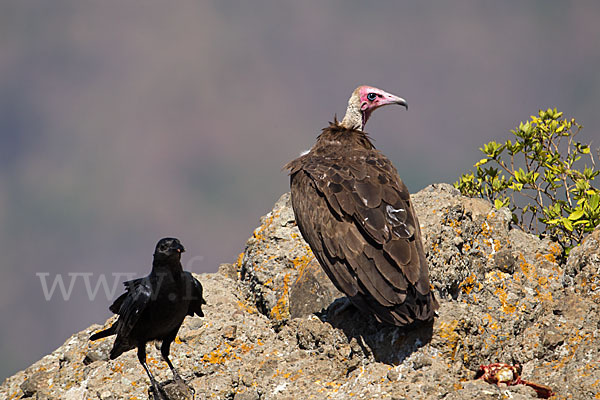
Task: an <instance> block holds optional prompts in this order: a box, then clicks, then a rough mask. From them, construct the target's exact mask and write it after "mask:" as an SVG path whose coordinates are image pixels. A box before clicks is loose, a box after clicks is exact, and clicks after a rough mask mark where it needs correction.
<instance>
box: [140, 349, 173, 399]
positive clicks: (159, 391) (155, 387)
mask: <svg viewBox="0 0 600 400" xmlns="http://www.w3.org/2000/svg"><path fill="white" fill-rule="evenodd" d="M137 356H138V360H139V361H140V364H142V367H144V369H145V370H146V373H147V374H148V378H150V383H151V384H152V389H153V390H154V394H155V395H156V396H157V397H158V399H160V400H169V398H168V397H167V395H166V393H165V392H164V391H163V390H162V388H161V387H160V385H159V384H158V382H156V379H154V376H153V375H152V373H151V372H150V369H149V368H148V364H146V343H139V344H138V352H137Z"/></svg>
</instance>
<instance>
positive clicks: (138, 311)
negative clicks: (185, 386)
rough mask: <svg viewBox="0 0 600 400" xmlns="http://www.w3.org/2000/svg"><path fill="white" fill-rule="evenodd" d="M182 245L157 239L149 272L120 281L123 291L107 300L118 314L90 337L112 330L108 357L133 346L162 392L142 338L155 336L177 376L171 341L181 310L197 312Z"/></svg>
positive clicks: (198, 301)
mask: <svg viewBox="0 0 600 400" xmlns="http://www.w3.org/2000/svg"><path fill="white" fill-rule="evenodd" d="M184 251H185V249H184V248H183V246H182V245H181V243H180V242H179V240H178V239H175V238H164V239H161V240H160V241H159V242H158V243H157V245H156V250H155V251H154V260H153V262H152V271H151V272H150V275H148V276H146V277H144V278H140V279H134V280H131V281H127V282H125V288H126V292H125V293H123V294H122V295H121V296H119V298H118V299H117V300H116V301H115V302H114V303H113V304H112V305H111V306H110V311H112V312H113V313H115V314H118V315H119V318H118V319H117V321H116V322H115V323H114V324H113V325H112V326H111V327H110V328H108V329H106V330H103V331H100V332H97V333H95V334H93V335H92V336H91V337H90V340H96V339H100V338H103V337H106V336H110V335H117V338H116V339H115V343H114V345H113V348H112V350H111V351H110V359H111V360H114V359H115V358H117V357H119V356H120V355H121V354H123V352H125V351H128V350H131V349H133V348H136V347H137V350H138V353H137V355H138V359H139V360H140V363H141V364H142V367H144V370H146V373H147V374H148V377H149V378H150V382H151V383H152V387H153V390H154V393H156V394H157V396H163V395H164V392H163V391H162V389H161V388H160V386H159V385H158V383H157V382H156V380H155V379H154V376H153V375H152V373H151V372H150V370H149V369H148V365H147V364H146V343H147V342H149V341H153V340H161V341H162V344H161V347H160V352H161V355H162V357H163V358H164V360H165V361H166V362H167V364H168V365H169V368H170V369H171V371H172V372H173V378H174V380H175V381H178V382H183V379H182V378H181V377H180V376H179V374H178V373H177V371H176V370H175V367H173V364H172V363H171V360H169V351H170V348H171V343H172V342H173V340H175V337H176V336H177V332H178V331H179V327H180V326H181V324H182V323H183V319H184V318H185V316H186V315H191V316H193V315H194V314H196V315H198V316H200V317H203V316H204V314H203V313H202V304H206V302H205V301H204V299H203V297H202V285H201V284H200V282H199V281H198V280H197V279H196V278H194V277H193V276H192V274H191V273H190V272H187V271H184V270H183V267H182V266H181V253H183V252H184Z"/></svg>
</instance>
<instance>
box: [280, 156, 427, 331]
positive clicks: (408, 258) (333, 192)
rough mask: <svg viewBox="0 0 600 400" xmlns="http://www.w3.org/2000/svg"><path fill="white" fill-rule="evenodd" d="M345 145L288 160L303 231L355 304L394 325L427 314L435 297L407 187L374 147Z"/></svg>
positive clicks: (296, 208) (294, 199)
mask: <svg viewBox="0 0 600 400" xmlns="http://www.w3.org/2000/svg"><path fill="white" fill-rule="evenodd" d="M349 153H350V154H348V153H346V154H344V155H343V156H342V155H336V153H334V152H329V151H328V152H327V153H325V154H318V153H317V154H314V153H309V154H307V155H306V156H303V157H301V158H300V159H298V160H296V162H293V163H290V167H291V192H292V206H293V208H294V212H295V215H296V220H297V222H298V226H299V228H300V231H301V232H302V235H303V237H304V239H305V240H306V241H307V242H308V244H309V245H310V247H311V249H312V250H313V252H314V254H315V256H316V257H317V259H318V260H319V262H320V263H321V265H322V266H323V268H324V269H325V271H326V273H327V275H328V276H329V277H330V278H331V280H332V281H333V282H334V284H335V285H336V286H337V288H338V289H340V290H341V291H342V292H344V293H346V294H347V295H348V296H349V297H350V299H351V300H352V301H353V302H354V303H355V304H356V305H357V306H358V307H359V308H361V309H364V310H367V311H371V312H373V313H374V314H375V315H376V316H377V317H378V318H379V319H380V320H381V321H384V322H387V323H390V324H394V325H406V324H410V323H411V322H414V321H415V320H428V319H430V318H431V317H432V316H433V312H434V311H435V309H436V308H437V302H436V301H435V298H434V297H433V295H432V293H431V291H430V287H429V273H428V267H427V260H426V258H425V253H424V251H423V245H422V243H421V233H420V229H419V225H418V221H417V218H416V215H415V212H414V209H413V207H412V204H411V203H410V196H409V193H408V190H407V188H406V186H405V185H404V183H402V181H401V180H400V178H399V177H398V174H397V172H396V170H395V168H394V167H393V166H392V164H391V162H390V161H389V160H388V159H387V158H385V157H384V156H383V155H382V154H381V153H379V152H378V151H376V150H368V149H364V150H363V149H354V150H353V151H352V152H349Z"/></svg>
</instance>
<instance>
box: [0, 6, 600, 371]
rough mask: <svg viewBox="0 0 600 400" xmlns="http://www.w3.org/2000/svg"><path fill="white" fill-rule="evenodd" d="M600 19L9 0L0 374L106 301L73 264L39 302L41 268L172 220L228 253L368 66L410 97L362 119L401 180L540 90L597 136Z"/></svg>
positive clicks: (101, 262) (461, 166)
mask: <svg viewBox="0 0 600 400" xmlns="http://www.w3.org/2000/svg"><path fill="white" fill-rule="evenodd" d="M598 21H600V3H599V2H595V1H580V2H560V1H548V0H546V1H542V0H540V1H530V2H522V1H516V0H515V1H502V2H499V1H491V0H490V1H453V2H433V1H411V2H404V1H378V2H365V1H362V2H359V1H330V2H323V1H302V2H300V1H297V2H282V1H253V2H236V1H228V0H219V1H212V2H202V1H178V2H166V1H148V0H144V1H141V0H137V1H134V0H130V1H125V2H124V1H114V0H108V1H97V2H91V1H74V0H73V1H61V0H53V1H29V0H19V1H4V2H2V3H0V138H1V140H2V146H1V147H0V246H1V248H0V250H1V252H2V255H3V257H2V263H1V265H2V274H3V279H2V280H1V281H0V318H1V319H2V321H3V323H2V327H1V330H0V355H1V359H2V361H1V365H0V378H2V377H5V376H8V375H9V374H12V373H14V372H16V371H17V370H19V369H22V368H24V367H26V366H27V365H29V364H30V363H31V362H33V361H35V360H37V359H39V358H40V357H41V356H43V355H44V354H46V353H48V352H50V351H52V350H53V349H55V348H56V347H58V346H59V345H61V344H62V343H63V341H64V340H65V339H66V338H67V337H68V336H70V335H71V334H72V333H74V332H75V331H78V330H80V329H83V328H85V327H87V326H89V325H90V324H91V323H102V322H103V321H104V320H105V319H106V318H107V317H108V316H109V311H108V306H109V305H110V303H111V299H107V298H106V295H104V294H103V293H102V292H100V294H99V295H98V297H97V298H96V299H95V300H94V301H90V300H89V298H88V296H87V294H86V288H85V284H84V280H83V278H82V276H81V275H80V276H79V278H77V279H79V280H76V281H75V283H74V286H73V293H72V295H71V296H70V297H69V300H67V301H65V300H63V298H62V296H60V294H59V293H58V292H57V293H55V294H54V296H52V298H51V299H50V300H49V301H46V300H45V298H44V293H43V289H42V285H41V281H40V278H39V276H37V275H36V274H39V273H46V274H48V275H47V279H48V280H49V282H51V281H52V280H53V279H54V278H55V277H56V276H57V274H61V275H60V276H63V277H64V279H65V280H66V283H67V284H68V283H69V279H70V278H69V275H67V274H69V273H71V274H73V273H88V274H91V275H90V278H91V282H92V283H93V284H95V282H96V281H97V279H98V278H99V277H101V276H106V277H107V278H108V281H109V282H110V283H112V279H113V275H111V274H113V273H132V274H136V275H138V276H139V275H142V274H146V273H147V272H148V271H149V269H150V262H151V255H152V251H153V249H154V245H155V243H156V241H157V240H158V239H160V238H161V237H164V236H176V237H178V238H180V239H181V241H182V242H183V244H184V245H185V246H186V248H187V249H188V252H187V253H186V254H185V255H184V263H186V262H188V261H189V260H193V262H192V263H190V265H189V267H190V269H192V270H193V271H195V272H212V271H216V269H217V267H218V265H219V263H222V262H233V261H234V260H235V259H236V257H237V254H238V253H240V252H242V251H243V249H244V243H245V240H246V239H247V238H248V237H249V236H250V235H251V233H252V230H253V229H254V228H255V227H256V226H257V224H258V220H259V217H260V216H261V215H263V214H265V213H266V212H267V211H269V210H270V209H271V206H272V205H273V203H274V202H275V200H276V199H277V198H278V197H279V196H280V195H281V194H282V193H284V192H285V191H287V190H288V178H287V176H286V174H285V173H284V172H282V171H281V167H282V166H283V165H284V164H285V163H286V162H287V161H289V160H290V159H292V158H294V157H296V156H297V155H298V154H299V153H300V152H301V151H303V150H306V149H308V148H309V147H310V146H311V145H312V143H313V142H314V140H315V137H316V136H317V135H318V133H319V131H320V129H321V128H323V127H325V126H326V125H327V122H328V121H330V120H332V119H333V117H334V115H335V114H337V115H338V117H341V116H342V115H343V112H344V110H345V106H346V101H347V99H348V97H349V95H350V93H351V92H352V90H353V89H354V88H355V87H356V86H357V85H359V84H370V85H373V86H377V87H380V88H382V89H384V90H387V91H389V92H391V93H394V94H397V95H399V96H402V97H404V98H405V99H407V101H408V103H409V110H408V111H404V110H403V109H401V108H399V107H398V108H386V109H382V110H380V111H377V112H376V113H375V115H374V116H373V117H372V119H371V120H370V121H369V124H368V125H367V131H368V132H370V133H371V135H372V137H373V138H374V139H375V141H376V142H375V144H376V146H377V147H378V148H380V149H381V150H382V151H383V152H384V153H385V154H386V155H387V156H388V157H389V158H390V159H391V160H392V161H393V162H394V164H395V165H396V167H397V168H398V170H399V172H400V174H401V176H402V177H403V179H404V180H405V182H406V183H407V185H408V187H409V188H410V189H411V190H412V191H418V190H420V189H422V188H423V187H425V186H427V185H429V184H431V183H436V182H453V181H454V180H456V179H457V177H458V176H460V174H461V173H462V172H465V171H467V170H468V169H469V168H470V167H471V165H472V164H473V163H474V162H475V161H477V160H478V159H479V158H481V157H480V155H479V154H478V150H477V149H478V148H479V147H480V146H481V145H482V144H483V143H484V142H486V141H489V140H492V139H496V140H505V139H506V138H508V137H509V130H510V129H512V128H513V127H514V126H516V125H517V124H518V122H519V121H522V120H525V119H527V118H528V117H529V115H531V114H532V113H536V112H537V110H538V109H539V108H547V107H558V108H559V109H560V110H562V111H564V112H565V114H566V115H569V116H573V117H576V118H577V119H578V120H579V122H581V123H582V124H583V125H584V126H585V129H584V131H583V132H582V134H581V137H580V139H581V140H582V141H584V142H589V141H591V140H595V143H596V146H595V147H597V145H598V138H600V136H599V135H598V132H599V128H600V122H599V120H598V118H597V115H598V110H599V109H600V72H599V71H600V46H599V45H598V43H599V40H600V24H599V23H598ZM71 276H73V275H71ZM120 292H121V287H120V286H119V287H118V293H120ZM118 293H117V294H118Z"/></svg>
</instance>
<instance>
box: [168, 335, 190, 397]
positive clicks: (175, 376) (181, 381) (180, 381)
mask: <svg viewBox="0 0 600 400" xmlns="http://www.w3.org/2000/svg"><path fill="white" fill-rule="evenodd" d="M176 335H177V332H175V333H174V334H173V335H169V337H167V338H165V339H163V342H162V344H161V345H160V354H161V355H162V358H163V359H164V360H165V361H166V363H167V365H168V366H169V368H170V369H171V372H172V373H173V380H174V381H175V382H177V383H178V384H183V386H185V387H186V388H188V389H189V390H190V391H191V392H192V396H193V394H194V392H195V391H194V388H193V387H192V386H191V385H189V384H188V383H187V382H186V381H185V380H184V379H183V378H182V377H181V376H180V375H179V373H178V372H177V370H176V369H175V367H174V366H173V363H172V362H171V360H170V359H169V353H170V352H171V342H173V340H175V336H176Z"/></svg>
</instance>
